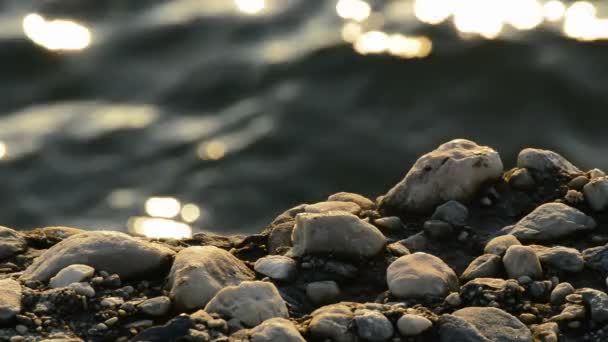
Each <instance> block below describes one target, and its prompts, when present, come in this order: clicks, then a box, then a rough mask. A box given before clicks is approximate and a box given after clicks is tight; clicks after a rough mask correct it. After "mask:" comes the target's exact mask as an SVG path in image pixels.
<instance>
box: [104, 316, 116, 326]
mask: <svg viewBox="0 0 608 342" xmlns="http://www.w3.org/2000/svg"><path fill="white" fill-rule="evenodd" d="M103 323H104V324H105V325H107V326H109V327H111V326H113V325H114V324H116V323H118V317H112V318H108V319H106V320H105V321H104V322H103Z"/></svg>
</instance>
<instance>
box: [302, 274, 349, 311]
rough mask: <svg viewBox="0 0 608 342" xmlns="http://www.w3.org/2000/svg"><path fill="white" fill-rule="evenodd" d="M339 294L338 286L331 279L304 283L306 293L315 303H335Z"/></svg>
mask: <svg viewBox="0 0 608 342" xmlns="http://www.w3.org/2000/svg"><path fill="white" fill-rule="evenodd" d="M340 294H341V292H340V287H338V284H337V283H336V282H335V281H333V280H323V281H316V282H313V283H309V284H307V285H306V295H307V296H308V298H310V300H312V302H313V303H315V304H317V305H319V304H329V303H335V302H337V301H339V299H340Z"/></svg>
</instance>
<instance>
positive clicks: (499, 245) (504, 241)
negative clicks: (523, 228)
mask: <svg viewBox="0 0 608 342" xmlns="http://www.w3.org/2000/svg"><path fill="white" fill-rule="evenodd" d="M513 245H521V242H519V240H517V238H516V237H515V236H513V235H510V234H507V235H502V236H497V237H495V238H493V239H492V240H490V241H488V243H487V244H486V246H485V248H484V249H483V252H484V253H485V254H495V255H498V256H503V255H504V254H505V252H506V251H507V249H508V248H509V247H511V246H513Z"/></svg>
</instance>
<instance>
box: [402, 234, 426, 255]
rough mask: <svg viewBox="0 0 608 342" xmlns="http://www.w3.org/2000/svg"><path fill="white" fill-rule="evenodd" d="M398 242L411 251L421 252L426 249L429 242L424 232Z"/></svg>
mask: <svg viewBox="0 0 608 342" xmlns="http://www.w3.org/2000/svg"><path fill="white" fill-rule="evenodd" d="M398 242H399V243H401V244H402V245H404V246H405V247H407V248H408V250H410V251H414V252H420V251H423V250H425V249H426V246H427V244H428V243H429V240H428V238H427V237H426V235H425V234H424V232H418V233H416V234H414V235H411V236H409V237H407V238H406V239H403V240H400V241H398Z"/></svg>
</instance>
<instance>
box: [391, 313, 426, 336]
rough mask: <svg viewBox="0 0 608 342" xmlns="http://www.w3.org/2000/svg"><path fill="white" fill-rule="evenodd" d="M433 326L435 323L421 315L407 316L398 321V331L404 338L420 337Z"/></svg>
mask: <svg viewBox="0 0 608 342" xmlns="http://www.w3.org/2000/svg"><path fill="white" fill-rule="evenodd" d="M432 326H433V322H431V321H430V320H429V319H428V318H425V317H422V316H419V315H412V314H405V315H403V316H401V317H400V318H399V320H397V329H398V330H399V333H400V334H401V335H403V336H416V335H420V334H422V333H423V332H425V331H426V330H428V329H430V328H431V327H432Z"/></svg>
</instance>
